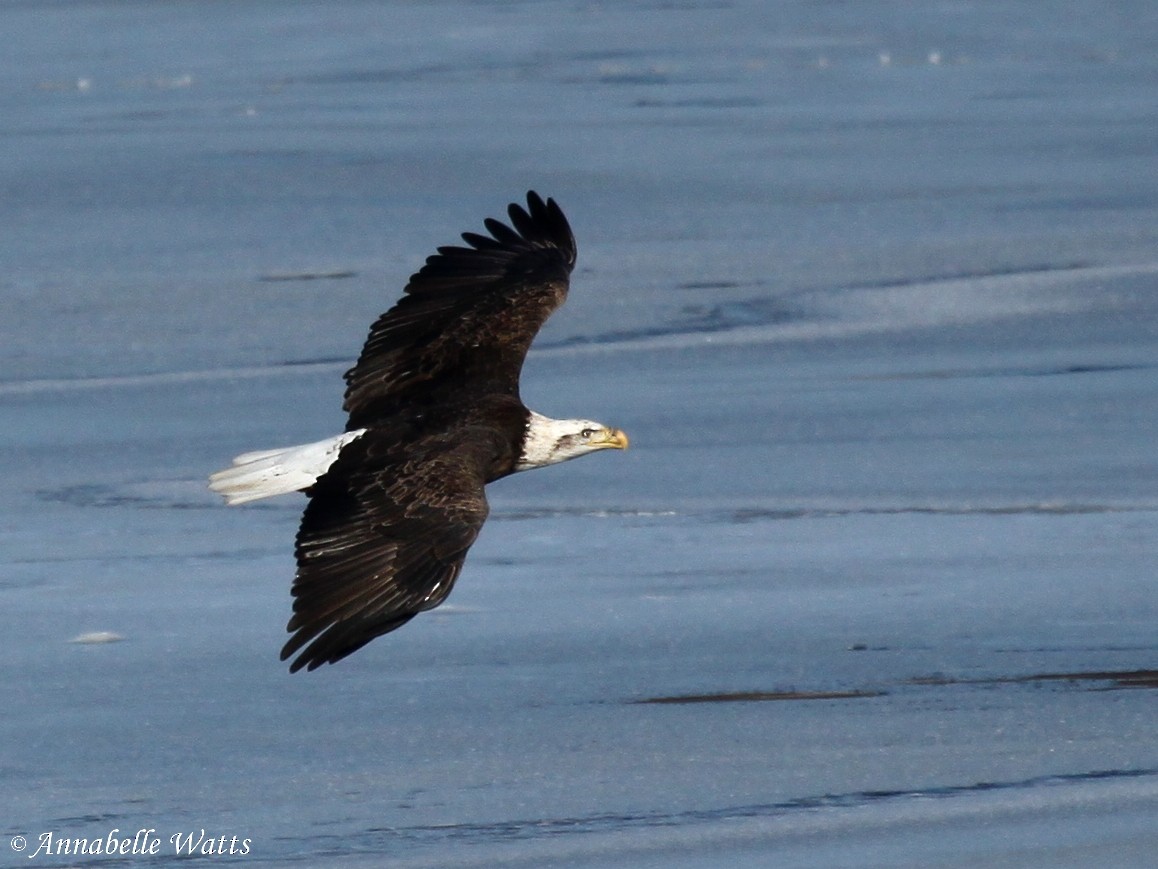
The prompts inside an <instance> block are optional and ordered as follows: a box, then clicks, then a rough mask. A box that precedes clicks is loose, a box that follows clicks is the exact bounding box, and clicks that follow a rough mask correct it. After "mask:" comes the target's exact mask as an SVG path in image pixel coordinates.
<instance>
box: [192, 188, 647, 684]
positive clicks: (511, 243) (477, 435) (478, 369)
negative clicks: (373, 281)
mask: <svg viewBox="0 0 1158 869" xmlns="http://www.w3.org/2000/svg"><path fill="white" fill-rule="evenodd" d="M507 214H508V215H509V217H510V224H511V225H509V226H508V225H507V224H505V223H502V222H501V221H498V220H495V219H493V218H488V219H487V220H486V221H485V226H486V229H487V232H488V233H489V235H480V234H478V233H473V232H467V233H463V236H462V238H463V240H464V241H465V242H466V244H467V245H468V246H467V247H459V246H454V247H440V248H438V252H437V253H436V254H435V255H433V256H431V257H429V258H428V259H427V260H426V264H425V265H424V266H423V267H422V269H421V270H419V271H418V272H417V273H416V274H414V275H413V276H411V278H410V282H409V283H408V284H407V285H406V288H405V291H404V294H403V296H402V298H401V299H400V300H399V301H398V303H397V304H395V305H394V307H393V308H391V309H390V310H389V311H387V312H386V313H385V314H383V315H382V316H381V317H379V318H378V320H377V322H375V323H374V325H373V326H372V327H371V328H370V335H369V337H368V338H367V339H366V344H365V346H364V347H363V348H362V353H361V355H360V356H359V357H358V361H357V363H356V364H355V365H354V367H353V368H351V369H350V370H349V371H347V372H346V398H345V403H344V404H343V407H344V409H345V410H346V411H347V413H349V420H348V421H347V423H346V431H345V432H344V433H343V434H340V435H337V436H336V437H331V438H327V439H326V440H323V441H318V442H316V443H312V444H305V445H302V446H294V447H287V448H285V449H277V450H263V451H260V452H251V453H245V454H244V455H240V456H238V457H237V458H236V459H234V460H233V466H232V467H230V468H226V469H225V470H223V471H218V472H217V473H215V474H213V475H212V476H211V477H210V488H211V489H212V490H213V491H215V492H218V493H220V494H221V495H223V496H224V497H225V500H226V502H227V503H228V504H244V503H246V502H248V501H256V500H258V499H261V498H269V497H272V496H274V495H282V494H285V493H288V492H297V491H301V492H305V493H306V494H307V495H308V496H309V503H308V504H307V505H306V509H305V512H304V514H303V515H302V521H301V526H300V528H299V530H298V535H297V542H296V545H295V548H294V553H295V556H296V558H297V574H296V576H295V577H294V582H293V597H294V604H293V617H292V618H291V619H290V621H289V624H288V625H287V630H288V631H289V632H290V634H291V635H292V636H291V637H290V639H289V641H288V642H287V643H286V644H285V647H284V648H283V649H282V650H281V658H282V660H283V661H284V660H286V659H288V658H290V657H291V656H294V655H296V656H297V657H296V658H295V659H294V661H293V663H292V664H291V665H290V671H291V672H297V671H298V670H300V669H301V668H303V667H306V668H308V669H310V670H314V669H316V668H317V667H319V666H321V665H322V664H332V663H334V662H336V661H340V660H341V659H342V658H344V657H346V656H347V655H349V654H351V653H352V652H355V651H357V650H358V649H360V648H361V647H362V646H364V645H366V643H368V642H370V641H371V640H373V639H374V638H375V637H378V636H381V635H382V634H385V633H389V632H390V631H393V630H395V629H396V628H400V627H402V625H404V624H406V622H408V621H410V620H411V619H412V618H414V617H415V616H416V615H418V614H419V613H420V612H422V611H424V610H429V609H433V608H434V607H436V606H438V605H439V604H440V603H442V602H443V601H444V600H446V597H447V595H448V594H450V590H451V588H452V587H453V586H454V581H455V579H457V578H458V575H459V572H460V571H461V570H462V565H463V560H464V559H465V558H466V553H467V550H469V549H470V547H471V544H472V543H474V541H475V539H476V538H477V537H478V533H479V529H480V528H482V524H483V522H484V521H485V520H486V517H487V500H486V495H485V493H484V487H485V486H486V484H487V483H489V482H491V481H492V480H497V479H499V478H500V477H505V476H507V475H508V474H513V473H516V472H517V471H527V470H530V469H532V468H541V467H544V466H545V465H552V464H555V463H556V462H563V461H566V460H568V459H573V458H576V457H578V456H582V455H585V454H586V453H591V452H595V451H596V450H603V449H609V448H611V449H624V448H626V447H627V435H625V434H624V433H623V432H622V431H620V430H618V429H613V428H609V427H607V426H605V425H602V424H601V423H597V422H592V421H590V420H585V419H550V418H548V417H545V416H541V415H540V414H537V413H535V412H534V411H532V410H528V409H527V408H526V407H525V406H524V405H523V402H522V401H521V400H520V399H519V373H520V371H521V370H522V367H523V360H524V358H525V357H526V355H527V350H528V349H529V348H530V346H531V342H532V341H533V340H534V338H535V335H536V334H537V333H538V331H539V329H540V328H541V327H542V325H543V323H544V322H545V321H546V319H547V317H549V316H550V315H551V312H552V311H554V310H555V309H556V308H558V307H559V305H561V304H562V303H563V300H564V299H565V298H566V296H567V287H568V282H569V278H570V274H571V270H572V269H573V268H574V266H575V237H574V235H572V233H571V227H570V225H569V224H568V223H567V218H566V217H564V215H563V211H562V210H561V209H560V208H559V206H558V205H557V204H556V203H555V201H554V200H553V199H548V200H546V201H545V202H544V201H543V199H542V198H540V197H539V195H538V194H537V193H535V192H533V191H532V192H529V193H528V194H527V206H526V208H524V207H522V206H521V205H519V204H512V205H510V206H509V207H508V209H507Z"/></svg>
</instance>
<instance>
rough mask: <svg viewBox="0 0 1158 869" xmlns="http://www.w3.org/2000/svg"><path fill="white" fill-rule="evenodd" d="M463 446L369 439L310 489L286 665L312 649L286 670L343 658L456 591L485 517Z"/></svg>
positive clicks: (478, 473) (478, 474) (476, 475)
mask: <svg viewBox="0 0 1158 869" xmlns="http://www.w3.org/2000/svg"><path fill="white" fill-rule="evenodd" d="M462 443H468V442H459V443H458V444H457V445H456V443H455V441H454V439H453V438H452V437H451V436H449V435H440V436H437V437H435V438H432V439H427V440H426V441H423V442H420V443H417V444H407V445H402V444H401V443H400V442H399V441H398V439H397V438H391V437H389V436H387V435H386V434H385V433H383V432H367V433H366V434H365V435H363V436H362V437H360V438H358V439H357V440H355V441H353V442H352V443H350V444H348V445H347V446H346V447H344V448H343V449H342V452H341V454H340V455H339V456H338V459H337V461H336V462H335V463H334V465H333V466H332V467H331V468H330V470H329V471H328V472H327V473H326V474H324V475H323V476H322V477H321V479H319V480H318V482H317V483H316V484H315V485H314V487H313V488H312V490H311V492H310V495H311V497H310V502H309V504H308V505H307V507H306V510H305V513H304V514H303V516H302V522H301V527H300V529H299V531H298V536H297V545H296V547H295V554H296V556H297V562H298V570H297V575H296V576H295V578H294V583H293V596H294V607H293V610H294V614H293V617H292V618H291V619H290V622H289V624H288V625H287V630H289V631H290V632H291V633H293V636H292V637H291V638H290V639H289V641H288V642H287V643H286V644H285V647H284V648H283V649H282V652H281V659H282V660H283V661H284V660H286V659H287V658H289V657H290V656H291V655H294V654H295V653H298V652H299V650H301V649H302V647H303V646H305V647H306V648H305V649H304V651H301V653H300V654H298V657H297V658H296V660H294V662H293V664H292V665H291V667H290V672H297V671H298V670H300V669H301V668H302V667H308V668H309V669H311V670H313V669H316V668H317V667H319V666H320V665H322V664H326V663H330V664H332V663H334V662H335V661H339V660H341V659H342V658H344V657H346V656H347V655H349V654H350V653H352V652H355V651H357V650H358V649H360V648H361V647H362V646H364V645H366V643H368V642H370V641H371V640H372V639H374V638H375V637H378V636H381V635H382V634H385V633H388V632H390V631H392V630H394V629H395V628H399V627H401V626H402V625H404V624H405V623H406V622H408V621H409V620H410V619H412V618H413V617H414V616H416V615H417V614H418V613H420V612H422V611H423V610H428V609H431V608H433V607H436V606H438V605H439V604H440V603H442V601H443V600H444V599H445V598H446V596H447V595H448V594H449V593H450V590H451V587H452V586H453V585H454V581H455V580H456V579H457V578H458V574H459V571H460V570H461V569H462V563H463V560H464V559H465V558H466V553H467V550H468V549H469V548H470V546H471V544H472V543H474V541H475V538H476V537H477V536H478V533H479V529H480V528H481V527H482V524H483V522H484V521H485V520H486V516H487V503H486V497H485V495H484V493H483V485H484V484H483V473H482V470H481V463H480V462H479V461H478V460H477V459H474V458H472V457H471V456H470V454H469V453H468V452H467V451H466V450H464V449H463V447H462ZM307 644H308V645H307Z"/></svg>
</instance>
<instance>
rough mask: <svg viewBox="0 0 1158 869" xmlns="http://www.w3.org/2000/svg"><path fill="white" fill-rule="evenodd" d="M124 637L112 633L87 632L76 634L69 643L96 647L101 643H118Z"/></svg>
mask: <svg viewBox="0 0 1158 869" xmlns="http://www.w3.org/2000/svg"><path fill="white" fill-rule="evenodd" d="M123 639H124V637H123V636H121V635H120V634H118V633H115V632H113V631H88V632H87V633H83V634H77V635H76V636H75V637H73V638H72V639H71V640H69V642H70V643H79V644H81V645H85V646H97V645H100V644H101V643H119V642H120V641H121V640H123Z"/></svg>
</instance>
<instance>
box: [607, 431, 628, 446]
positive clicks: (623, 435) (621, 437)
mask: <svg viewBox="0 0 1158 869" xmlns="http://www.w3.org/2000/svg"><path fill="white" fill-rule="evenodd" d="M629 443H631V439H630V438H629V437H628V436H627V432H625V431H623V430H622V429H618V428H616V429H610V430H609V431H608V432H607V435H606V436H605V437H604V439H603V445H604V446H606V447H613V448H614V449H617V450H625V449H627V445H628V444H629Z"/></svg>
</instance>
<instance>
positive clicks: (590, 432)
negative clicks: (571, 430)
mask: <svg viewBox="0 0 1158 869" xmlns="http://www.w3.org/2000/svg"><path fill="white" fill-rule="evenodd" d="M594 434H595V429H593V428H585V429H583V431H581V432H579V437H581V438H583V440H585V441H589V440H591V436H592V435H594Z"/></svg>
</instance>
